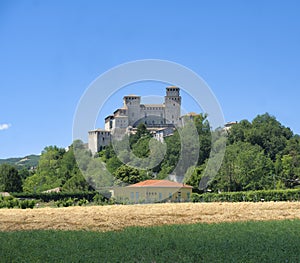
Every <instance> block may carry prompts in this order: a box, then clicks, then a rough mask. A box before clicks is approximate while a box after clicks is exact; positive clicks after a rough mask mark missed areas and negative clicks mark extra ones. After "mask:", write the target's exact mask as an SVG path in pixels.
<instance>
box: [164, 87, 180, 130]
mask: <svg viewBox="0 0 300 263" xmlns="http://www.w3.org/2000/svg"><path fill="white" fill-rule="evenodd" d="M180 112H181V96H180V94H179V88H176V87H168V88H166V96H165V118H166V123H167V124H174V125H178V124H179V118H180Z"/></svg>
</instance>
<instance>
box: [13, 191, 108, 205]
mask: <svg viewBox="0 0 300 263" xmlns="http://www.w3.org/2000/svg"><path fill="white" fill-rule="evenodd" d="M12 195H13V196H14V197H16V198H20V199H36V200H42V201H44V202H49V201H58V200H64V199H69V198H72V199H75V198H76V199H85V200H87V201H88V202H92V201H93V198H94V197H95V196H96V195H99V193H98V192H96V191H94V192H75V193H68V192H60V193H13V194H12ZM102 198H103V201H105V200H107V198H106V197H104V196H102Z"/></svg>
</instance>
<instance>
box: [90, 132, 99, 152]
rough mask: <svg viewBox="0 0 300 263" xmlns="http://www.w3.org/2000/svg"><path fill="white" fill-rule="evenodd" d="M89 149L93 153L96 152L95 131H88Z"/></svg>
mask: <svg viewBox="0 0 300 263" xmlns="http://www.w3.org/2000/svg"><path fill="white" fill-rule="evenodd" d="M88 137H89V138H88V139H89V141H88V145H89V150H90V151H91V152H92V154H95V153H97V152H98V150H99V149H98V134H97V132H96V131H89V136H88Z"/></svg>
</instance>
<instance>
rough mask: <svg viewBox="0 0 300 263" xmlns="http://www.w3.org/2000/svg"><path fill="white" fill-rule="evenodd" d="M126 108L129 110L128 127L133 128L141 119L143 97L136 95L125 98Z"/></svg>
mask: <svg viewBox="0 0 300 263" xmlns="http://www.w3.org/2000/svg"><path fill="white" fill-rule="evenodd" d="M123 102H124V108H125V109H127V116H128V125H129V126H133V125H134V123H135V122H137V121H138V120H139V119H140V118H141V116H140V115H141V107H140V105H141V97H140V96H136V95H129V96H125V97H124V99H123Z"/></svg>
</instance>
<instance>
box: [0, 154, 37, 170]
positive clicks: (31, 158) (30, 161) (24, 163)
mask: <svg viewBox="0 0 300 263" xmlns="http://www.w3.org/2000/svg"><path fill="white" fill-rule="evenodd" d="M39 159H40V155H35V154H31V155H28V156H25V157H16V158H7V159H0V165H1V164H3V163H8V164H11V165H15V166H16V167H17V168H20V169H21V168H28V169H29V168H31V167H36V166H37V165H38V162H39Z"/></svg>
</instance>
